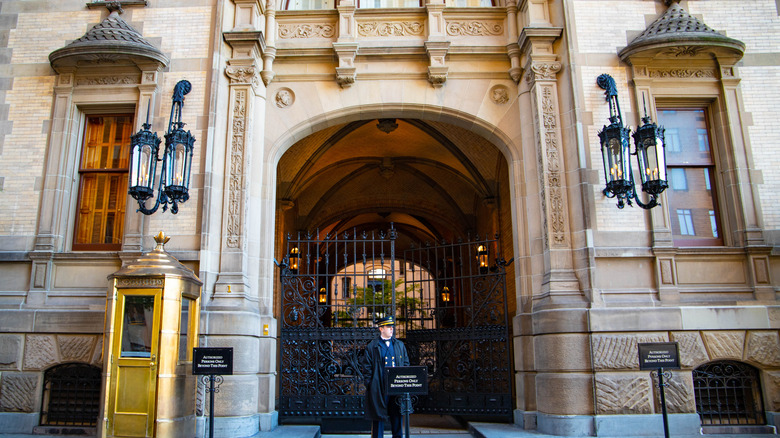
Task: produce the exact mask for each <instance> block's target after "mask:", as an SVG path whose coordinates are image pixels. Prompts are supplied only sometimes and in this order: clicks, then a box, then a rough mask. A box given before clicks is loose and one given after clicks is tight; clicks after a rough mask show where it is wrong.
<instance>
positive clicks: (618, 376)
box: [596, 373, 653, 415]
mask: <svg viewBox="0 0 780 438" xmlns="http://www.w3.org/2000/svg"><path fill="white" fill-rule="evenodd" d="M650 389H651V383H650V378H649V376H648V375H647V374H644V375H637V374H634V373H614V374H605V373H598V374H596V414H598V415H615V414H651V413H652V412H653V404H652V393H651V392H650Z"/></svg>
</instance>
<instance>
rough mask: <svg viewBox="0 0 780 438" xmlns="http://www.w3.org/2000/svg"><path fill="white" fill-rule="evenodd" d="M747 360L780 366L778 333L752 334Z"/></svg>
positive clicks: (748, 345)
mask: <svg viewBox="0 0 780 438" xmlns="http://www.w3.org/2000/svg"><path fill="white" fill-rule="evenodd" d="M746 356H747V359H748V360H753V361H756V362H758V363H760V364H764V365H768V366H773V367H776V366H780V336H779V335H778V333H777V332H750V334H749V336H748V342H747V355H746Z"/></svg>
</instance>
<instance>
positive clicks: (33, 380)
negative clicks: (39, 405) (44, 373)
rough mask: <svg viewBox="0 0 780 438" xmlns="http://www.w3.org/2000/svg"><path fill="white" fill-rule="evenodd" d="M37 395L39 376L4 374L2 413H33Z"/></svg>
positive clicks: (0, 385) (0, 392)
mask: <svg viewBox="0 0 780 438" xmlns="http://www.w3.org/2000/svg"><path fill="white" fill-rule="evenodd" d="M37 395H38V375H37V374H23V373H3V375H2V381H0V412H33V411H35V406H36V403H35V399H36V396H37Z"/></svg>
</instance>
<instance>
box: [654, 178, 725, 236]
mask: <svg viewBox="0 0 780 438" xmlns="http://www.w3.org/2000/svg"><path fill="white" fill-rule="evenodd" d="M712 171H713V169H712V168H710V167H689V168H671V169H669V178H670V181H669V188H668V189H667V190H666V193H667V202H668V204H669V211H670V212H672V215H671V219H672V233H673V234H674V236H675V237H676V238H682V239H686V242H685V243H684V244H683V245H690V244H694V245H695V244H696V243H695V239H702V240H704V239H709V240H710V241H709V242H701V243H699V244H700V245H703V244H720V243H719V242H714V241H712V239H717V238H719V237H720V233H719V232H718V222H719V220H718V215H717V213H716V211H717V210H716V208H715V201H714V199H713V191H712V190H711V185H710V183H709V181H710V179H711V178H712ZM679 175H684V176H683V177H682V178H681V177H680V176H679ZM681 180H683V181H685V183H684V187H683V184H682V183H681V182H680V181H681ZM692 238H693V239H694V241H691V240H690V239H692Z"/></svg>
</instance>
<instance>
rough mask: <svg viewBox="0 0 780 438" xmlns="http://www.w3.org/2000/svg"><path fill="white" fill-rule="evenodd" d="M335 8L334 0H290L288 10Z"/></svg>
mask: <svg viewBox="0 0 780 438" xmlns="http://www.w3.org/2000/svg"><path fill="white" fill-rule="evenodd" d="M309 9H334V0H289V1H288V2H287V10H290V11H303V10H309Z"/></svg>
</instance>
